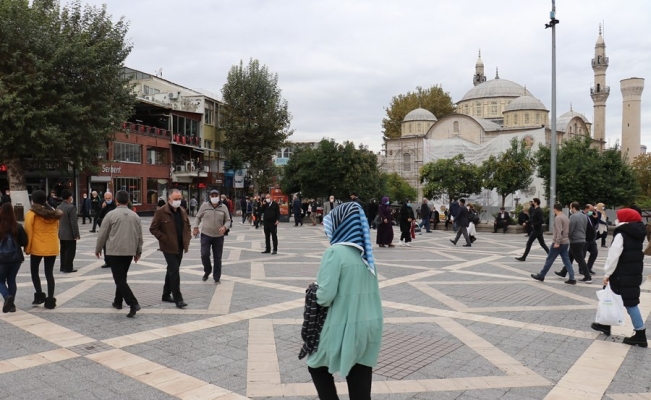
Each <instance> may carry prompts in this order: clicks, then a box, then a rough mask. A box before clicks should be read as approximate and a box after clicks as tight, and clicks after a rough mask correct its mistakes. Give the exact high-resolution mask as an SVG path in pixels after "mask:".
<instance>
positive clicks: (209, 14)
mask: <svg viewBox="0 0 651 400" xmlns="http://www.w3.org/2000/svg"><path fill="white" fill-rule="evenodd" d="M87 1H88V2H89V3H90V4H97V5H100V4H102V3H106V4H107V6H108V10H109V12H110V13H111V14H112V15H113V16H114V18H119V17H121V16H124V17H125V18H126V19H127V20H129V21H130V23H131V28H130V32H129V38H130V40H131V41H132V42H133V45H134V48H133V51H132V53H131V55H130V57H129V58H128V60H127V64H128V66H129V67H131V68H135V69H139V70H143V71H145V72H151V73H153V72H154V71H155V70H157V69H159V68H162V69H163V77H164V78H165V79H169V80H171V81H173V82H176V83H178V84H181V85H183V86H187V87H191V88H203V89H207V90H210V91H212V92H215V93H219V94H220V93H221V88H222V86H223V85H224V82H225V80H226V75H227V73H228V70H229V69H230V67H231V66H232V65H234V64H237V63H239V61H240V60H244V61H245V63H246V62H248V60H249V59H250V58H256V59H258V60H260V62H261V63H262V64H265V65H267V66H268V68H269V70H270V71H271V72H276V73H278V76H279V85H280V87H281V88H282V94H283V96H284V97H285V98H286V99H287V100H288V102H289V109H290V111H291V113H292V116H293V119H292V127H293V128H294V129H295V133H294V135H293V136H292V137H291V140H293V141H318V140H320V139H321V138H323V137H328V138H334V139H336V140H337V141H343V140H352V141H354V142H355V143H357V144H359V143H363V144H365V145H368V146H369V147H370V148H371V149H373V150H376V151H378V150H380V148H381V144H382V118H383V117H384V116H385V110H384V108H385V107H387V106H388V105H389V103H390V101H391V98H392V96H395V95H398V94H401V93H406V92H408V91H411V90H414V89H415V88H416V87H417V86H423V87H427V86H431V85H434V84H440V85H441V86H442V87H443V89H444V90H445V91H448V92H449V93H450V95H451V96H452V100H453V101H454V102H457V101H459V100H460V99H461V98H462V97H463V95H464V94H465V93H466V92H467V91H468V90H470V89H471V88H472V87H473V86H472V76H473V74H474V65H475V62H476V60H477V51H478V49H479V48H481V52H482V59H483V60H484V64H485V66H486V76H487V78H488V79H493V78H494V77H495V68H496V67H499V75H500V78H502V79H509V80H512V81H514V82H517V83H519V84H521V85H526V87H527V89H528V90H529V91H530V92H531V93H532V94H533V95H534V96H535V97H537V98H538V99H540V100H542V102H543V103H544V104H545V105H546V106H547V108H548V109H550V110H551V61H550V60H551V30H549V29H547V30H546V29H544V24H545V23H547V22H548V21H549V11H550V10H551V1H550V0H535V1H534V0H527V1H522V0H495V1H482V0H465V1H456V0H455V1H453V0H437V1H432V0H423V1H409V0H403V1H396V0H373V1H344V0H340V1H327V0H320V1H305V0H286V1H285V0H275V1H263V0H256V1H254V0H228V1H227V0H185V1H176V0H137V1H134V0H104V1H102V0H87ZM556 7H557V10H556V15H557V18H558V19H559V20H560V24H559V25H558V26H557V104H558V106H557V115H561V114H562V113H564V112H566V111H568V110H569V108H570V104H572V106H573V109H574V110H575V111H578V112H581V113H583V114H585V115H586V116H587V117H588V119H589V120H590V121H593V108H592V100H591V98H590V92H589V90H590V87H591V86H592V85H593V71H592V68H591V64H590V60H591V59H592V58H593V56H594V45H595V42H596V40H597V37H598V29H599V23H601V22H603V23H604V24H605V25H604V39H605V41H606V55H607V56H608V57H609V58H610V66H609V68H608V70H607V75H606V81H607V85H609V86H610V87H611V92H610V97H609V99H608V103H607V111H606V114H607V116H606V125H607V128H606V139H607V140H608V141H609V142H610V143H611V144H614V143H615V141H616V140H619V139H620V137H621V109H622V96H621V91H620V86H619V81H620V80H621V79H625V78H630V77H641V78H645V79H646V85H647V88H646V89H645V91H644V94H643V96H642V143H643V144H647V145H648V146H649V147H650V148H651V129H649V128H650V127H651V87H649V86H650V85H651V76H649V72H651V34H650V33H649V26H651V1H649V0H626V1H612V0H601V1H599V0H558V1H557V2H556ZM220 96H221V94H220Z"/></svg>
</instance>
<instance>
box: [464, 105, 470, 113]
mask: <svg viewBox="0 0 651 400" xmlns="http://www.w3.org/2000/svg"><path fill="white" fill-rule="evenodd" d="M463 108H464V109H465V111H464V114H466V115H470V113H469V112H468V104H466V105H465V106H464V107H463Z"/></svg>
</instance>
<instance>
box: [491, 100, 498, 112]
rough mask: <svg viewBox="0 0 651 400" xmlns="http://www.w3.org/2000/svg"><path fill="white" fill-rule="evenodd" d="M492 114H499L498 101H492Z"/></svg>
mask: <svg viewBox="0 0 651 400" xmlns="http://www.w3.org/2000/svg"><path fill="white" fill-rule="evenodd" d="M491 115H497V102H496V101H491Z"/></svg>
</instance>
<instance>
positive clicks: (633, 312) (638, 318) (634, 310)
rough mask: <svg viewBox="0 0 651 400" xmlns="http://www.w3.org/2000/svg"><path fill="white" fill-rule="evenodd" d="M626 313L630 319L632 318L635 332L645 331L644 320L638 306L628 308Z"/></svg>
mask: <svg viewBox="0 0 651 400" xmlns="http://www.w3.org/2000/svg"><path fill="white" fill-rule="evenodd" d="M626 312H627V313H628V315H629V317H631V322H633V329H634V330H636V331H641V330H642V329H644V320H643V319H642V314H641V313H640V308H639V307H638V306H633V307H626Z"/></svg>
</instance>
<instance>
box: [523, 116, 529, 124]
mask: <svg viewBox="0 0 651 400" xmlns="http://www.w3.org/2000/svg"><path fill="white" fill-rule="evenodd" d="M524 124H525V125H529V113H524Z"/></svg>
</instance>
